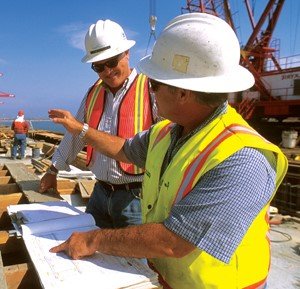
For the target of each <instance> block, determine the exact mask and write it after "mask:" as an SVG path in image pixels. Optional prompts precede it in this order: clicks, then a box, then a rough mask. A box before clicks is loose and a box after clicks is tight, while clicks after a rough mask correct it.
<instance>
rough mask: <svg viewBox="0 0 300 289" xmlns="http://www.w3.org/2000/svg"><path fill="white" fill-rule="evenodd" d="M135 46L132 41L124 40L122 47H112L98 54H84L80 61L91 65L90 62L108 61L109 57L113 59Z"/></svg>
mask: <svg viewBox="0 0 300 289" xmlns="http://www.w3.org/2000/svg"><path fill="white" fill-rule="evenodd" d="M134 45H135V41H134V40H125V41H124V42H123V43H122V45H119V46H118V47H112V48H110V49H108V50H105V51H101V52H99V53H95V54H90V53H89V54H86V55H85V56H84V57H83V58H82V59H81V61H82V62H84V63H91V62H97V61H102V60H105V59H109V58H111V57H114V56H116V55H118V54H120V53H122V52H124V51H126V50H128V49H130V48H131V47H132V46H134Z"/></svg>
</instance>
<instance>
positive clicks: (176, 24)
mask: <svg viewBox="0 0 300 289" xmlns="http://www.w3.org/2000/svg"><path fill="white" fill-rule="evenodd" d="M239 61H240V46H239V42H238V39H237V37H236V35H235V33H234V31H233V30H232V28H231V27H230V26H229V25H228V24H227V23H226V22H225V21H224V20H222V19H220V18H218V17H216V16H213V15H210V14H205V13H189V14H183V15H180V16H177V17H175V18H174V19H173V20H172V21H171V22H169V23H168V25H167V26H166V28H165V29H164V30H163V32H162V33H161V35H160V36H159V37H158V39H157V41H156V43H155V44H154V47H153V52H152V55H149V56H146V57H144V58H143V59H141V60H140V62H139V64H138V67H139V69H140V71H141V72H142V73H144V74H146V75H147V76H149V77H150V78H153V79H155V80H157V81H160V82H162V83H166V84H169V85H172V86H175V87H181V88H185V89H189V90H194V91H203V92H217V93H223V92H224V93H226V92H235V91H242V90H245V89H248V88H250V87H251V86H253V84H254V77H253V75H252V74H251V73H250V72H249V71H248V70H247V69H246V68H244V67H242V66H240V65H239Z"/></svg>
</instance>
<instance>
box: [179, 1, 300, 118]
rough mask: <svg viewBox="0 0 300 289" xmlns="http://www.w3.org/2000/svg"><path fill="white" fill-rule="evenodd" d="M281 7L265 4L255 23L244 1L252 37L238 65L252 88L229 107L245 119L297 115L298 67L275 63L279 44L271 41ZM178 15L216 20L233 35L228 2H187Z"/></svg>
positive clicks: (275, 3)
mask: <svg viewBox="0 0 300 289" xmlns="http://www.w3.org/2000/svg"><path fill="white" fill-rule="evenodd" d="M284 3H285V0H269V1H267V4H266V6H265V8H264V10H263V12H262V14H261V16H260V18H259V19H258V21H257V22H255V18H254V13H253V9H252V7H251V5H250V3H249V0H244V5H245V8H246V10H247V14H248V17H249V20H250V24H251V28H252V33H251V35H250V36H249V38H248V41H247V42H246V44H245V45H244V46H243V47H242V49H241V60H240V63H241V65H243V66H244V67H246V68H248V69H249V70H250V71H251V72H252V74H253V75H254V77H255V87H253V88H252V89H251V91H249V92H245V93H243V94H242V95H239V94H238V95H235V96H234V97H233V99H234V102H233V103H232V105H233V106H235V107H236V108H237V110H238V111H239V112H240V113H241V114H242V115H243V116H244V118H246V119H252V118H272V117H275V118H277V119H279V120H282V119H283V118H286V117H292V116H294V117H299V115H300V79H299V78H300V63H297V64H296V65H295V66H294V67H288V66H285V67H283V66H282V65H281V64H280V61H279V59H278V55H279V42H278V41H274V40H272V35H273V33H274V30H275V27H276V24H277V23H278V19H279V16H280V13H281V11H282V8H283V6H284ZM181 11H182V13H184V12H202V13H209V14H213V15H215V16H218V17H220V18H222V19H224V20H225V21H226V22H227V23H229V25H231V27H232V28H233V30H234V31H235V32H236V34H237V31H236V27H235V24H234V21H233V17H232V15H233V13H232V12H231V8H230V2H229V0H187V1H186V6H185V7H182V8H181ZM263 27H266V28H265V29H264V28H263ZM280 85H281V86H280Z"/></svg>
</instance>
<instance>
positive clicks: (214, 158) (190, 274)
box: [142, 106, 288, 289]
mask: <svg viewBox="0 0 300 289" xmlns="http://www.w3.org/2000/svg"><path fill="white" fill-rule="evenodd" d="M171 126H172V123H170V122H169V121H167V120H165V121H162V122H159V123H157V124H156V125H155V126H154V127H153V129H152V131H151V134H150V141H149V147H148V154H147V161H146V166H145V168H146V172H145V176H144V182H143V197H142V218H143V222H144V223H157V222H163V220H165V219H166V218H167V217H168V216H169V214H170V210H171V208H172V206H173V204H175V203H177V202H179V201H180V200H181V199H182V198H184V197H185V196H186V195H187V194H188V193H189V192H190V191H191V190H192V189H193V187H194V186H195V184H196V183H197V182H198V180H199V179H200V178H201V176H202V175H204V174H205V173H206V172H208V171H209V170H211V169H213V168H214V167H216V166H217V165H218V164H220V163H221V162H223V161H224V160H226V159H227V158H228V157H230V156H231V155H233V154H234V153H235V152H237V151H238V150H240V149H242V148H244V147H251V148H255V149H258V150H259V151H260V152H262V153H263V154H264V156H265V157H266V158H267V159H268V160H269V161H270V162H271V161H272V160H274V157H275V158H276V188H275V190H274V193H273V196H274V194H275V192H276V190H277V188H278V186H279V184H280V183H281V181H282V179H283V178H284V175H285V173H286V171H287V166H288V162H287V159H286V157H285V156H284V154H283V153H282V152H281V150H280V149H279V148H278V147H277V146H276V145H274V144H272V143H270V142H269V141H267V140H266V139H265V138H263V137H262V136H261V135H259V134H258V133H257V132H256V131H255V130H254V129H253V128H251V127H250V126H249V125H248V124H247V122H246V121H245V120H243V119H242V117H241V116H240V115H239V114H238V113H236V111H235V110H234V109H233V108H232V107H230V106H228V111H227V113H225V114H224V115H221V116H219V117H217V118H216V119H215V120H213V121H212V122H211V123H210V124H208V125H207V126H206V127H205V128H203V129H201V130H200V131H199V132H198V133H196V134H195V135H193V136H192V137H191V138H190V139H189V140H188V141H187V142H186V143H185V144H184V145H183V146H182V147H181V148H180V150H179V151H178V152H177V154H176V155H175V156H174V157H173V159H172V160H171V162H170V164H169V166H168V167H167V169H166V171H165V172H164V174H163V175H162V177H161V178H160V171H161V167H162V163H163V159H164V156H165V154H166V152H167V149H168V147H169V145H170V141H171V136H170V130H171ZM270 201H271V200H270ZM268 207H269V203H268V204H267V205H266V206H265V207H264V208H263V210H261V212H260V213H259V214H258V216H257V217H256V218H255V219H254V221H253V223H252V224H251V226H250V227H249V228H248V230H247V232H246V233H245V236H244V238H243V240H242V242H241V243H240V245H239V246H238V248H237V249H236V251H235V252H234V254H233V256H232V258H231V260H230V262H229V264H226V263H224V262H222V261H220V260H218V259H216V258H214V257H213V256H211V255H209V254H208V253H206V252H205V251H202V250H200V249H195V250H194V251H192V252H191V253H190V254H188V255H187V256H185V257H183V258H157V259H150V260H149V261H150V263H151V264H153V266H154V268H155V269H156V270H157V271H158V272H159V274H160V275H161V277H162V278H163V279H164V281H165V282H166V283H167V285H168V286H169V287H170V288H173V289H185V288H186V289H191V288H195V289H196V288H197V289H201V288H205V289H210V288H219V289H221V288H224V289H234V288H264V287H263V286H264V284H265V282H266V278H267V275H268V271H269V266H270V242H269V239H268V236H267V234H268V230H269V224H268V216H267V214H268ZM237 221H238V220H237ZM220 241H221V242H222V241H223V240H220ZM168 286H166V287H168Z"/></svg>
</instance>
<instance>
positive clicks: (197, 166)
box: [174, 124, 270, 204]
mask: <svg viewBox="0 0 300 289" xmlns="http://www.w3.org/2000/svg"><path fill="white" fill-rule="evenodd" d="M234 133H244V134H252V135H255V136H259V137H261V138H262V139H264V140H265V141H266V142H267V143H270V142H269V141H267V140H266V139H265V138H263V137H262V136H261V135H259V134H258V133H257V132H256V131H254V130H253V129H250V128H249V127H245V126H242V125H237V124H232V125H230V126H229V127H227V129H226V130H223V131H222V132H221V133H220V134H219V135H218V136H217V137H216V138H215V139H214V140H213V141H212V142H211V143H210V144H209V145H208V146H207V147H206V148H205V149H204V150H203V151H202V152H200V153H199V155H198V157H196V158H195V159H194V160H193V161H192V162H191V164H190V165H189V166H188V168H187V169H186V171H185V172H184V177H183V179H182V183H181V184H180V187H179V189H178V191H177V194H176V199H175V200H174V204H177V203H178V202H179V201H180V200H181V199H183V198H184V197H185V196H186V195H187V194H188V193H189V192H190V191H191V189H192V186H193V183H194V181H195V178H196V176H197V174H198V173H199V171H200V170H201V168H202V166H203V164H204V163H205V161H206V160H207V158H208V157H209V155H210V153H211V152H212V151H213V150H214V149H215V148H216V147H217V146H218V145H219V144H220V143H221V142H223V141H224V140H225V139H227V138H228V137H230V136H232V135H233V134H234Z"/></svg>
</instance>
